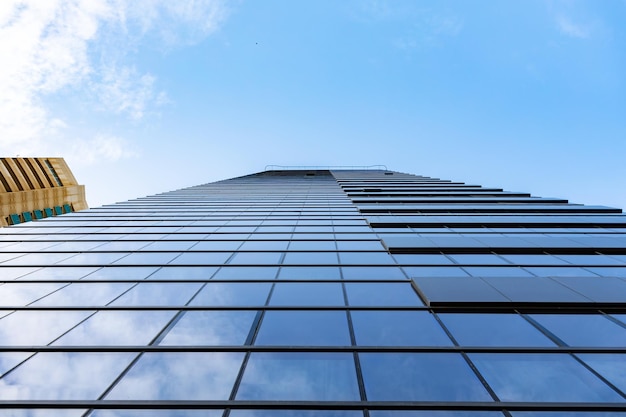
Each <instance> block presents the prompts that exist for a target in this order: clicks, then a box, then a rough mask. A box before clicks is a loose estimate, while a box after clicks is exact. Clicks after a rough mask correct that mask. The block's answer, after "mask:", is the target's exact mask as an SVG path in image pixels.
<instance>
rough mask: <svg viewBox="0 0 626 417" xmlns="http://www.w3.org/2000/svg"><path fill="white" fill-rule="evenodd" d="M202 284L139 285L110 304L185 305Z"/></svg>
mask: <svg viewBox="0 0 626 417" xmlns="http://www.w3.org/2000/svg"><path fill="white" fill-rule="evenodd" d="M201 285H202V284H189V283H185V284H183V283H181V284H179V283H169V282H168V283H165V282H163V283H158V284H157V283H140V284H138V285H136V286H135V287H133V288H132V289H131V290H130V291H128V292H127V293H125V294H124V295H122V296H121V297H120V298H118V299H116V300H115V301H113V302H112V303H111V305H114V306H177V305H185V304H187V302H188V301H189V300H190V299H191V297H192V296H193V295H194V294H195V293H196V291H198V289H200V287H201Z"/></svg>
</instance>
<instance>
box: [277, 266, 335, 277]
mask: <svg viewBox="0 0 626 417" xmlns="http://www.w3.org/2000/svg"><path fill="white" fill-rule="evenodd" d="M278 278H279V279H341V273H340V272H339V267H336V266H315V267H310V266H283V267H281V268H280V274H279V275H278Z"/></svg>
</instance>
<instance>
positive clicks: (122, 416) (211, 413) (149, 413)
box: [43, 409, 232, 417]
mask: <svg viewBox="0 0 626 417" xmlns="http://www.w3.org/2000/svg"><path fill="white" fill-rule="evenodd" d="M222 413H223V411H222V410H181V409H177V410H94V412H93V413H91V414H89V417H222ZM231 416H232V413H231ZM43 417H47V416H43Z"/></svg>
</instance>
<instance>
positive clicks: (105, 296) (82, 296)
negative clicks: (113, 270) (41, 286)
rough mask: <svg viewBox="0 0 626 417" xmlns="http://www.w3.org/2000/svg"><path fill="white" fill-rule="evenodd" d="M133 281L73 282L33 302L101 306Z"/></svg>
mask: <svg viewBox="0 0 626 417" xmlns="http://www.w3.org/2000/svg"><path fill="white" fill-rule="evenodd" d="M132 286H133V284H131V283H90V284H83V283H73V284H70V285H68V286H65V287H63V288H62V289H60V290H58V291H56V292H54V293H52V294H50V295H48V296H46V297H43V298H41V299H40V300H38V301H36V302H34V303H33V305H38V306H92V305H93V306H99V305H106V304H108V303H109V302H111V301H112V300H113V299H115V298H116V297H118V296H119V295H120V294H122V293H123V292H124V291H126V290H128V289H129V288H130V287H132Z"/></svg>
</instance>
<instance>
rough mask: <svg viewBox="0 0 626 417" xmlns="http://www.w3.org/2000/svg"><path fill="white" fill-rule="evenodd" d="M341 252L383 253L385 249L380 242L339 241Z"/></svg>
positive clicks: (338, 246) (338, 245)
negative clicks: (372, 251)
mask: <svg viewBox="0 0 626 417" xmlns="http://www.w3.org/2000/svg"><path fill="white" fill-rule="evenodd" d="M337 248H338V249H339V250H345V251H352V250H355V251H356V250H375V251H383V250H385V248H384V247H383V245H382V243H380V241H379V240H339V241H337Z"/></svg>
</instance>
